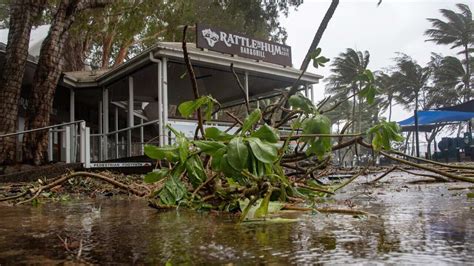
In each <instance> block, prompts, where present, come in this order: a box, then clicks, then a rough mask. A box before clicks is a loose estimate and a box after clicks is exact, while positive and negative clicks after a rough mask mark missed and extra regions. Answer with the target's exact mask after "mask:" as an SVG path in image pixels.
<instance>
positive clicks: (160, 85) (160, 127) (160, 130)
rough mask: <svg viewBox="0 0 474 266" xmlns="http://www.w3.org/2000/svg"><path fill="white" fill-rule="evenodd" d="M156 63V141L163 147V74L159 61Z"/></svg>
mask: <svg viewBox="0 0 474 266" xmlns="http://www.w3.org/2000/svg"><path fill="white" fill-rule="evenodd" d="M158 62H159V63H157V66H158V119H159V122H158V135H159V136H158V137H159V138H158V139H159V141H160V147H163V146H164V138H163V137H164V136H163V135H164V133H163V131H164V125H163V122H164V121H163V81H162V77H163V73H162V65H161V61H158Z"/></svg>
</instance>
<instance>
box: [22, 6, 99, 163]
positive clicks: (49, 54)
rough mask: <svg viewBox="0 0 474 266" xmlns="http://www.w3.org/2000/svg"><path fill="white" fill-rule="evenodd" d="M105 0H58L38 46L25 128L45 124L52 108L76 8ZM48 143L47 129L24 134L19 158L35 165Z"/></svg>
mask: <svg viewBox="0 0 474 266" xmlns="http://www.w3.org/2000/svg"><path fill="white" fill-rule="evenodd" d="M106 3H107V1H105V0H104V1H100V0H97V1H91V0H89V1H86V0H71V1H61V2H60V3H59V5H58V7H57V10H56V13H55V14H54V17H53V20H52V23H51V27H50V29H49V32H48V36H47V37H46V39H45V40H44V41H43V45H42V46H41V51H40V58H39V61H38V67H37V69H36V72H35V76H34V81H33V87H32V90H31V94H30V101H31V102H30V105H29V106H28V114H29V116H28V117H27V120H26V122H25V129H33V128H41V127H45V126H48V125H49V120H50V114H51V111H52V109H53V100H54V93H55V92H56V86H57V83H58V80H59V76H60V74H61V71H62V67H63V64H62V60H61V58H62V52H63V48H64V43H65V40H66V39H67V37H68V30H69V28H70V27H71V25H72V23H73V22H74V19H75V17H76V15H77V13H78V12H80V11H81V10H83V9H86V8H94V7H99V6H104V5H105V4H106ZM47 144H48V134H47V131H38V132H34V133H31V134H25V136H24V138H23V159H24V161H25V162H27V163H33V164H35V165H39V164H41V163H43V162H44V158H45V152H46V147H47Z"/></svg>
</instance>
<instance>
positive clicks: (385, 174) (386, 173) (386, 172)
mask: <svg viewBox="0 0 474 266" xmlns="http://www.w3.org/2000/svg"><path fill="white" fill-rule="evenodd" d="M396 169H398V166H394V167H392V168H390V169H388V170H387V171H385V173H383V174H382V175H380V176H379V177H377V178H376V179H374V180H372V181H370V182H368V184H373V183H375V182H377V181H379V180H380V179H382V178H384V177H385V176H387V175H388V174H390V173H391V172H393V171H394V170H396Z"/></svg>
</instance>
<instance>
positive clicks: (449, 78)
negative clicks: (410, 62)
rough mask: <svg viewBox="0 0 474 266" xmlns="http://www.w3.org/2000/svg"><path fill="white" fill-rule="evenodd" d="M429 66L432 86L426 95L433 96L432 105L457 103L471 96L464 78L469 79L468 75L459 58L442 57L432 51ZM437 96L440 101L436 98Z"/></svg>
mask: <svg viewBox="0 0 474 266" xmlns="http://www.w3.org/2000/svg"><path fill="white" fill-rule="evenodd" d="M429 66H430V69H431V72H432V74H433V75H432V77H433V85H434V86H433V88H432V89H430V90H429V93H428V95H429V97H431V98H433V99H432V101H434V103H433V105H437V104H441V105H447V104H459V103H462V102H465V101H467V100H469V99H470V98H471V96H472V93H471V91H470V89H469V88H467V87H466V79H469V76H468V75H467V73H466V71H465V69H464V67H463V64H462V62H461V60H459V59H458V58H456V57H454V56H445V57H443V56H442V55H440V54H435V53H433V54H432V56H431V61H430V63H429ZM439 97H440V98H441V99H440V100H441V101H439V99H437V98H439ZM439 107H442V106H439Z"/></svg>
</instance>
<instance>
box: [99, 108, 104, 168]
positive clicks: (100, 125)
mask: <svg viewBox="0 0 474 266" xmlns="http://www.w3.org/2000/svg"><path fill="white" fill-rule="evenodd" d="M102 111H103V107H102V101H99V110H98V113H99V118H98V119H99V134H100V135H102V130H103V128H104V127H103V124H102V122H103V120H102V118H103V117H102ZM99 161H102V136H99Z"/></svg>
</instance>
